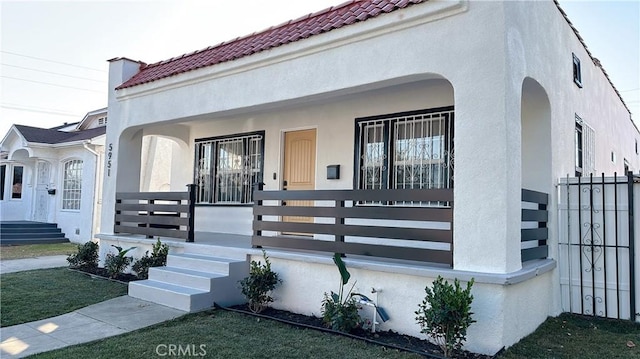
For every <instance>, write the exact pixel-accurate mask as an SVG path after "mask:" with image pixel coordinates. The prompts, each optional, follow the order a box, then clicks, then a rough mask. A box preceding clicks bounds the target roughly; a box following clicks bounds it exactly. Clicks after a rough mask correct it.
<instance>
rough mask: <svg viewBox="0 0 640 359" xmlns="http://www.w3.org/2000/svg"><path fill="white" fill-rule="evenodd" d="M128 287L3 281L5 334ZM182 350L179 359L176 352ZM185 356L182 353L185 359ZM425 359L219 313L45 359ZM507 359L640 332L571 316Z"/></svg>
mask: <svg viewBox="0 0 640 359" xmlns="http://www.w3.org/2000/svg"><path fill="white" fill-rule="evenodd" d="M126 291H127V288H126V285H123V284H120V283H115V282H110V281H106V280H102V279H92V278H90V277H88V276H86V275H84V274H81V273H77V272H72V271H69V270H67V269H65V268H62V269H60V268H59V269H45V270H37V271H28V272H20V273H9V274H3V275H2V276H0V308H1V311H2V313H1V314H2V315H1V319H2V326H8V325H14V324H18V323H23V322H28V321H33V320H38V319H44V318H48V317H52V316H55V315H59V314H63V313H67V312H70V311H73V310H75V309H77V308H81V307H84V306H87V305H89V304H93V303H97V302H100V301H103V300H107V299H110V298H113V297H117V296H120V295H123V294H126ZM172 346H173V348H174V350H175V352H174V354H176V355H175V356H172V355H167V354H170V353H169V350H170V349H171V348H172ZM178 350H182V352H181V353H182V355H178V354H180V352H179V351H178ZM185 351H190V353H192V356H195V355H194V354H199V356H200V357H202V356H203V355H202V354H205V353H206V356H205V357H207V358H382V357H384V358H418V356H416V355H412V354H409V353H403V352H398V351H396V350H389V349H384V348H382V347H379V346H375V345H371V344H366V343H365V342H361V341H358V340H352V339H348V338H345V337H342V336H336V335H331V334H327V333H322V332H318V331H314V330H310V329H300V328H297V327H292V326H289V325H285V324H281V323H278V322H275V321H270V320H265V319H262V320H260V319H256V318H254V317H250V316H246V315H243V314H238V313H230V312H226V311H221V310H212V311H207V312H201V313H196V314H190V315H187V316H184V317H181V318H178V319H176V320H173V321H169V322H166V323H162V324H159V325H156V326H153V327H150V328H145V329H142V330H139V331H135V332H132V333H128V334H125V335H121V336H117V337H112V338H108V339H105V340H101V341H97V342H93V343H88V344H83V345H78V346H74V347H69V348H65V349H61V350H58V351H53V352H49V353H43V354H41V355H38V356H37V357H38V358H40V357H41V358H65V359H66V358H84V357H91V358H114V357H124V358H144V357H160V356H162V357H168V358H171V357H184V356H185V353H186V352H185ZM499 358H503V359H513V358H586V359H590V358H594V359H596V358H598V359H600V358H640V324H636V323H631V322H628V321H620V320H607V319H595V318H590V317H583V316H577V315H569V314H563V315H561V316H559V317H557V318H549V319H548V320H547V321H545V323H543V324H542V325H541V326H540V327H539V328H538V329H537V330H536V331H535V332H534V333H533V334H531V335H530V336H528V337H526V338H524V339H523V340H521V341H520V342H519V343H517V344H516V345H514V346H513V347H511V348H509V349H508V350H507V351H506V352H504V353H502V354H501V355H500V356H499Z"/></svg>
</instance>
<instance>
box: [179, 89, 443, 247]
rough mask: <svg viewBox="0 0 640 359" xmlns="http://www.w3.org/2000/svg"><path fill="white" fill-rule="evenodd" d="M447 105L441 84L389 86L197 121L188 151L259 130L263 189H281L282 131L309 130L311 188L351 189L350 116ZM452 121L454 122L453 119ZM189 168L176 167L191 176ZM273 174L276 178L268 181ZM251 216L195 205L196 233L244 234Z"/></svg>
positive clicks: (235, 208) (247, 209) (236, 210)
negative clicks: (333, 171) (335, 174)
mask: <svg viewBox="0 0 640 359" xmlns="http://www.w3.org/2000/svg"><path fill="white" fill-rule="evenodd" d="M452 105H453V89H452V88H451V85H450V84H449V83H448V82H447V81H446V80H429V81H421V82H414V83H410V84H403V85H398V86H394V87H393V88H392V89H385V90H372V91H368V92H366V93H360V94H354V95H350V96H346V97H343V98H334V99H331V100H329V101H325V102H323V103H320V104H318V103H314V104H309V105H306V106H304V107H302V108H294V109H285V110H283V111H267V112H264V113H253V114H248V115H245V116H232V117H227V118H222V119H215V118H214V119H211V120H204V121H197V122H195V123H194V124H193V125H192V128H191V134H192V137H193V138H192V140H191V148H190V149H189V150H190V152H191V153H192V154H193V153H194V152H195V149H194V147H193V143H194V140H195V139H198V138H206V137H213V136H223V135H232V134H238V133H244V132H253V131H262V130H264V131H265V140H264V142H265V148H264V158H265V162H264V179H263V182H264V183H265V187H264V188H265V190H279V189H281V188H282V153H283V145H282V143H283V137H284V132H286V131H291V130H299V129H307V128H315V129H316V136H317V150H316V177H315V183H316V189H351V188H353V178H354V173H353V166H354V165H353V161H354V150H355V144H354V136H355V132H354V131H355V122H354V119H355V118H359V117H366V116H372V115H380V114H387V113H395V112H402V111H409V110H417V109H427V108H436V107H445V106H452ZM454 121H455V120H454ZM335 164H339V165H340V179H337V180H327V179H326V167H327V166H328V165H335ZM189 165H190V166H181V167H180V168H181V169H182V170H183V171H185V172H187V173H189V174H190V175H191V176H192V174H193V160H192V161H191V162H190V163H189ZM273 174H275V175H276V179H275V180H274V179H273ZM252 221H253V212H252V208H251V207H246V206H244V207H241V206H215V205H214V206H207V205H203V206H197V207H196V228H197V229H198V231H209V232H221V233H234V234H245V235H250V234H251V233H252V230H251V222H252Z"/></svg>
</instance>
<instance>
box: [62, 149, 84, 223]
mask: <svg viewBox="0 0 640 359" xmlns="http://www.w3.org/2000/svg"><path fill="white" fill-rule="evenodd" d="M83 166H84V163H83V161H82V160H79V159H71V160H67V161H65V162H63V164H62V210H64V211H80V209H81V206H82V168H83Z"/></svg>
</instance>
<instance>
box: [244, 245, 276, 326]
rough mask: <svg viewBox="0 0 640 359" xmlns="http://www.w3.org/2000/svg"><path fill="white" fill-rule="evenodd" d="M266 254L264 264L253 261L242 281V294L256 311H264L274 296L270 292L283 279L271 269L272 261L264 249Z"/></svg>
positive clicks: (263, 253)
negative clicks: (247, 274)
mask: <svg viewBox="0 0 640 359" xmlns="http://www.w3.org/2000/svg"><path fill="white" fill-rule="evenodd" d="M262 255H263V256H264V262H265V264H264V265H263V264H262V263H261V262H260V261H257V262H256V261H251V267H250V269H249V276H248V277H246V278H244V279H243V280H241V281H240V287H241V288H242V294H243V295H244V296H245V297H246V298H247V301H249V309H250V310H251V311H252V312H254V313H260V312H262V311H263V310H264V309H265V308H266V307H267V306H268V305H269V303H271V302H273V298H271V296H270V295H269V293H270V292H271V291H272V290H274V289H275V287H276V286H277V285H278V283H281V282H282V281H281V280H280V278H278V273H276V272H274V271H272V270H271V262H269V257H268V256H267V252H265V251H264V250H262Z"/></svg>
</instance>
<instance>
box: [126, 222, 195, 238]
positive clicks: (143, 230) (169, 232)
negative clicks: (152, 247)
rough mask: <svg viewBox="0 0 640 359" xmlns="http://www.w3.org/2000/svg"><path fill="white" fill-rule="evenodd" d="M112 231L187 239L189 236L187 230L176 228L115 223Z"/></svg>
mask: <svg viewBox="0 0 640 359" xmlns="http://www.w3.org/2000/svg"><path fill="white" fill-rule="evenodd" d="M114 232H116V233H131V234H145V235H148V236H162V237H171V238H182V239H187V238H188V237H189V232H188V231H181V230H176V229H164V228H148V227H137V226H126V225H115V226H114Z"/></svg>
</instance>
